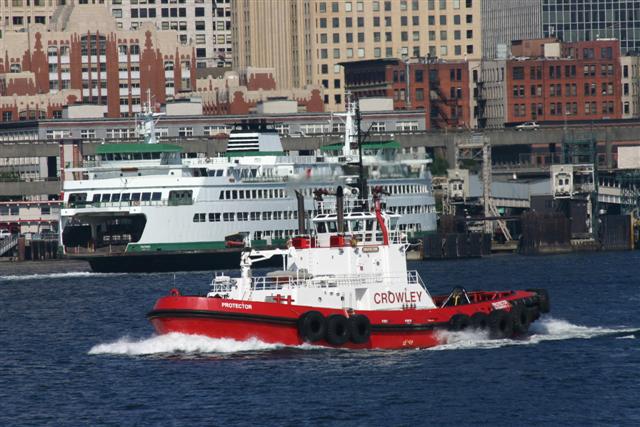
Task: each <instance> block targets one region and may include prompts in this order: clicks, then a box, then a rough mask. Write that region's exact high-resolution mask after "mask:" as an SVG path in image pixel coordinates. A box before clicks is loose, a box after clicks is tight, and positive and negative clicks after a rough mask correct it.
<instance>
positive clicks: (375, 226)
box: [147, 187, 549, 349]
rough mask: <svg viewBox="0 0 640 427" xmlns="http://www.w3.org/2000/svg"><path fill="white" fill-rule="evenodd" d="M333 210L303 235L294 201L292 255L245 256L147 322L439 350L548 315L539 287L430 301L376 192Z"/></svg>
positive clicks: (161, 304) (212, 333)
mask: <svg viewBox="0 0 640 427" xmlns="http://www.w3.org/2000/svg"><path fill="white" fill-rule="evenodd" d="M373 193H374V194H373V200H372V203H371V205H369V203H368V202H362V201H361V203H354V204H352V205H348V206H345V204H344V199H343V197H342V195H343V190H342V188H341V187H338V189H337V191H336V197H335V208H334V209H327V208H326V206H325V205H324V204H323V202H322V201H319V202H318V212H320V213H319V214H318V215H317V216H316V217H315V218H313V219H312V221H311V222H312V224H313V231H312V232H311V233H308V234H307V233H305V218H304V208H303V203H302V196H301V195H300V194H299V193H298V200H299V205H301V208H299V210H298V222H299V224H298V231H299V232H300V234H299V235H298V236H297V237H294V238H292V239H291V241H290V242H289V245H288V246H289V247H288V249H272V250H255V249H253V250H247V251H245V252H243V254H242V257H241V263H240V277H237V278H233V277H230V276H224V275H219V276H216V277H214V279H213V281H212V283H211V289H210V291H209V292H208V293H207V294H206V295H202V296H190V295H182V294H181V293H180V292H179V291H178V290H177V289H175V288H174V289H172V290H171V291H170V294H169V295H168V296H164V297H161V298H160V299H159V300H158V301H157V302H156V304H155V306H154V308H153V310H152V311H151V312H149V313H148V315H147V317H148V318H149V320H150V321H151V323H152V324H153V326H154V327H155V329H156V331H157V332H158V333H159V334H167V333H172V332H178V333H184V334H196V335H204V336H208V337H211V338H231V339H234V340H238V341H243V340H248V339H251V338H256V339H258V340H261V341H263V342H265V343H274V344H283V345H288V346H296V345H301V344H303V343H311V344H313V345H319V346H328V347H339V348H351V349H369V348H375V349H398V348H426V347H432V346H436V345H439V344H442V343H443V342H442V340H443V338H442V334H441V333H440V331H443V330H444V331H461V330H464V329H471V328H474V329H486V330H488V331H489V333H490V336H491V337H494V338H513V337H518V336H522V335H524V334H526V333H527V331H528V328H529V325H530V324H531V323H532V322H533V321H535V320H536V319H538V318H539V316H540V314H541V313H547V312H548V311H549V296H548V294H547V292H546V291H545V290H543V289H537V290H526V291H524V290H518V291H513V290H506V291H466V290H465V289H464V288H463V287H456V288H454V289H453V290H452V291H451V292H450V293H449V294H446V295H441V296H431V295H430V294H429V291H428V290H427V288H426V286H425V284H424V282H423V281H422V279H421V278H420V275H419V274H418V272H417V271H408V270H407V264H406V256H405V253H406V251H407V249H408V248H409V243H408V241H407V238H406V236H405V235H404V234H403V233H402V232H401V231H400V230H399V228H398V227H397V224H398V219H399V217H400V215H397V214H394V213H393V212H387V211H386V210H385V209H383V207H382V205H383V204H382V196H383V195H382V194H381V191H380V190H379V189H378V190H374V192H373ZM274 257H281V258H282V270H279V271H273V272H270V273H267V274H266V275H264V276H256V277H254V276H253V274H252V267H253V265H254V264H256V263H258V262H261V261H265V260H269V259H272V258H274Z"/></svg>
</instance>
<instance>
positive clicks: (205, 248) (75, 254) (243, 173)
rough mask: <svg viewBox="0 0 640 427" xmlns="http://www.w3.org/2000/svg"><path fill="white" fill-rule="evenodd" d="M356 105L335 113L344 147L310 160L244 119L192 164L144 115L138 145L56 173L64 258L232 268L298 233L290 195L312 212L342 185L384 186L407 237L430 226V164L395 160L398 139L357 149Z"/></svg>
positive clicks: (97, 264) (113, 148) (133, 268)
mask: <svg viewBox="0 0 640 427" xmlns="http://www.w3.org/2000/svg"><path fill="white" fill-rule="evenodd" d="M355 109H356V107H355V102H351V103H350V104H349V108H348V109H347V112H346V113H343V114H344V121H345V136H344V140H343V143H341V144H337V145H332V146H327V147H323V148H322V149H321V150H318V151H317V152H316V153H315V155H310V156H293V155H287V154H286V153H285V152H284V150H283V147H282V142H281V140H280V137H279V134H278V133H277V131H276V130H275V129H274V128H273V127H272V126H270V125H268V124H266V123H264V122H245V123H239V124H236V125H235V127H234V129H233V130H232V131H231V133H230V135H229V140H228V146H227V151H226V153H225V154H224V155H220V156H217V157H200V158H195V159H194V158H184V156H183V153H182V147H180V146H179V145H172V144H164V143H161V142H160V141H159V140H158V138H157V136H156V133H155V123H156V122H157V120H158V119H159V117H158V116H159V113H153V112H152V111H151V109H150V107H148V108H145V112H144V113H143V116H142V120H141V125H140V127H139V129H140V134H141V135H142V136H143V137H144V139H143V141H141V142H140V143H135V144H126V143H118V144H103V145H100V146H98V147H97V154H96V159H95V161H93V162H88V161H85V163H84V164H83V165H82V167H75V168H72V167H69V168H66V169H65V170H64V171H63V173H64V174H65V176H66V178H65V180H64V183H63V208H62V209H61V218H60V224H61V226H60V234H61V236H60V238H61V242H62V246H63V250H64V253H65V255H66V256H67V257H69V258H81V259H86V260H88V261H89V263H90V265H91V268H92V269H93V270H94V271H100V272H153V271H177V270H210V269H223V268H235V267H236V266H237V265H238V262H239V260H240V252H241V250H242V248H244V247H254V248H267V247H277V246H283V245H284V244H285V242H286V241H287V240H288V239H289V238H290V237H291V236H293V235H295V234H297V233H298V232H299V229H298V228H297V201H296V198H295V195H294V191H293V188H297V189H299V190H300V191H301V192H302V194H303V195H304V196H305V198H304V206H305V211H306V212H307V216H308V217H311V216H312V215H313V214H314V211H313V210H314V204H313V199H314V197H315V196H314V195H316V194H319V192H320V193H321V192H322V191H324V190H327V189H329V188H335V185H336V184H338V183H341V184H343V185H344V186H345V188H348V191H346V192H345V198H346V199H355V198H359V197H362V196H361V194H360V193H361V192H362V191H363V190H364V191H369V190H370V189H371V188H373V187H382V188H384V189H385V191H386V192H387V193H389V196H388V197H387V199H386V203H387V206H386V207H387V209H389V210H392V211H394V212H396V213H398V214H401V215H402V219H401V220H400V221H399V224H398V226H399V227H400V229H401V230H402V231H403V232H405V233H408V234H409V235H419V234H421V233H425V232H430V231H433V230H435V229H436V211H435V200H434V197H433V194H432V191H431V175H430V172H429V169H428V165H429V163H430V161H431V160H430V159H428V158H426V157H425V158H421V159H415V158H413V157H412V156H409V155H403V154H402V153H400V152H399V151H400V150H399V148H400V147H399V145H398V143H397V142H395V141H383V142H379V141H378V142H371V143H364V144H358V143H357V128H356V120H355V112H356V110H355ZM360 163H361V167H360ZM360 170H363V171H364V173H360V172H359V171H360ZM363 179H366V182H367V184H366V185H361V184H363V182H361V181H363ZM325 192H326V191H325ZM331 197H333V196H331V195H329V196H328V198H329V199H330V198H331Z"/></svg>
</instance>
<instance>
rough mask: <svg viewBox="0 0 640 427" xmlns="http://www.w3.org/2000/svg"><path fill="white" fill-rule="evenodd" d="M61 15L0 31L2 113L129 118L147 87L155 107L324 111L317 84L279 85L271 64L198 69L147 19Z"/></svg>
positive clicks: (87, 12) (80, 12) (95, 11)
mask: <svg viewBox="0 0 640 427" xmlns="http://www.w3.org/2000/svg"><path fill="white" fill-rule="evenodd" d="M65 7H66V8H67V9H66V10H68V11H69V13H68V14H66V15H64V19H62V18H61V17H59V21H51V22H50V26H49V28H51V27H55V28H59V31H51V30H49V29H47V27H45V26H44V25H31V26H30V27H29V29H28V31H20V32H14V31H10V32H7V33H4V34H0V119H1V120H2V121H14V120H34V119H45V118H49V119H51V118H53V119H59V118H62V117H63V114H64V110H65V107H67V106H69V105H74V104H83V105H93V106H94V107H92V109H91V111H92V112H91V114H92V115H94V116H95V114H96V112H97V114H99V115H100V116H104V117H109V118H115V117H131V116H134V115H135V114H136V113H138V112H140V111H141V109H142V105H143V104H144V103H145V102H146V101H147V96H148V95H147V94H148V93H150V95H151V99H152V103H153V107H154V109H156V110H158V109H159V108H160V106H161V105H162V104H165V103H167V102H170V101H172V100H176V99H180V98H192V97H194V96H197V97H199V98H201V99H202V101H203V102H202V105H203V112H204V113H205V114H246V113H249V112H250V111H254V110H255V108H256V106H257V105H258V103H260V102H263V101H266V100H268V99H271V98H280V99H282V98H285V99H289V100H295V101H297V103H298V105H299V107H300V108H299V109H300V110H301V111H309V112H322V111H323V110H324V105H323V102H322V95H323V94H322V88H321V87H320V86H309V87H306V88H294V89H288V90H278V89H277V85H276V79H275V77H274V70H273V69H268V68H265V69H258V68H252V67H249V68H248V69H245V70H239V71H234V72H231V71H224V70H221V69H219V68H214V69H209V70H200V69H197V64H196V62H197V55H196V54H195V52H196V50H195V49H197V47H196V45H194V44H189V45H185V44H184V43H182V42H181V41H180V39H179V38H178V37H177V36H178V34H177V33H176V32H175V31H171V30H169V31H159V30H158V29H157V28H156V27H155V26H154V25H152V24H150V23H146V24H141V25H142V26H141V27H140V28H138V29H136V30H131V31H125V30H121V29H118V28H117V25H116V22H115V20H114V18H113V17H112V16H111V15H110V13H109V10H108V9H107V7H106V6H105V5H100V4H87V5H83V4H80V5H73V6H72V7H71V6H68V5H67V6H65Z"/></svg>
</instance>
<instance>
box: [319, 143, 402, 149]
mask: <svg viewBox="0 0 640 427" xmlns="http://www.w3.org/2000/svg"><path fill="white" fill-rule="evenodd" d="M343 146H344V145H343V144H331V145H325V146H324V147H320V150H321V151H339V150H342V147H343ZM398 148H400V143H399V142H397V141H394V140H391V141H372V142H365V143H364V144H362V149H363V150H378V149H398Z"/></svg>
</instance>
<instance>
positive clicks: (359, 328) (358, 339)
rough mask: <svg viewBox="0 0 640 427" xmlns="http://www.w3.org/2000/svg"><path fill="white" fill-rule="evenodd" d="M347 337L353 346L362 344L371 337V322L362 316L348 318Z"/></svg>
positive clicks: (356, 315)
mask: <svg viewBox="0 0 640 427" xmlns="http://www.w3.org/2000/svg"><path fill="white" fill-rule="evenodd" d="M349 336H350V337H351V342H353V343H354V344H364V343H366V342H368V341H369V338H370V337H371V321H369V318H368V317H367V316H365V315H363V314H355V315H353V316H351V317H349Z"/></svg>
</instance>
